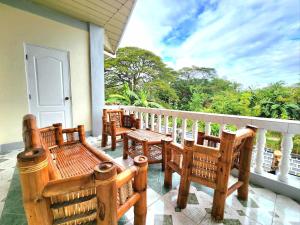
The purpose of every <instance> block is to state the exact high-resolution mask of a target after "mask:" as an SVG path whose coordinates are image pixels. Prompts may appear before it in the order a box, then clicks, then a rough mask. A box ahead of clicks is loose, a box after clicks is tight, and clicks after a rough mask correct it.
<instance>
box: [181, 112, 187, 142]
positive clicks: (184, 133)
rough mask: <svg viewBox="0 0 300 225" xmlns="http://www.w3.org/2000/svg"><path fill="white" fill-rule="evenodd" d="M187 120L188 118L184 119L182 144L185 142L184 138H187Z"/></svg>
mask: <svg viewBox="0 0 300 225" xmlns="http://www.w3.org/2000/svg"><path fill="white" fill-rule="evenodd" d="M186 121H187V119H185V118H184V119H182V133H181V145H183V144H184V139H185V138H186Z"/></svg>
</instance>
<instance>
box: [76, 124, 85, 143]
mask: <svg viewBox="0 0 300 225" xmlns="http://www.w3.org/2000/svg"><path fill="white" fill-rule="evenodd" d="M77 128H78V136H79V141H80V142H81V143H85V131H84V126H83V125H78V127H77Z"/></svg>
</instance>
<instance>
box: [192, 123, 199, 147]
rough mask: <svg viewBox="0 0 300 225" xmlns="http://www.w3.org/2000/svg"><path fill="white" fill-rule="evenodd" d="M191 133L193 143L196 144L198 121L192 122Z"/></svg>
mask: <svg viewBox="0 0 300 225" xmlns="http://www.w3.org/2000/svg"><path fill="white" fill-rule="evenodd" d="M192 129H193V130H192V132H193V139H194V141H195V143H197V138H198V120H194V121H193V128H192Z"/></svg>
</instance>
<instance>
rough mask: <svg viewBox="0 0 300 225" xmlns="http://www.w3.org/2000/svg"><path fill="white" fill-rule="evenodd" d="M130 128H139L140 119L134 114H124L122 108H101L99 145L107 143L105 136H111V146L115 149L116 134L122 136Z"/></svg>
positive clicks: (103, 145)
mask: <svg viewBox="0 0 300 225" xmlns="http://www.w3.org/2000/svg"><path fill="white" fill-rule="evenodd" d="M131 128H136V129H139V128H140V120H139V119H136V118H135V116H134V114H130V115H124V111H123V110H122V109H113V110H111V109H103V116H102V141H101V146H102V147H105V146H106V145H107V136H108V135H110V136H111V148H112V150H114V149H116V143H117V136H122V137H123V136H124V134H125V133H127V132H129V131H131Z"/></svg>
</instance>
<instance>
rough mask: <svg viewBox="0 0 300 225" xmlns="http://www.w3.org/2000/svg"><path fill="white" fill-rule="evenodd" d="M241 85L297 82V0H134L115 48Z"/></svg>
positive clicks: (299, 6)
mask: <svg viewBox="0 0 300 225" xmlns="http://www.w3.org/2000/svg"><path fill="white" fill-rule="evenodd" d="M125 46H136V47H140V48H144V49H147V50H150V51H153V52H154V53H155V54H157V55H159V56H160V57H161V58H162V59H163V61H164V62H165V63H166V64H167V65H168V66H170V67H172V68H174V69H180V68H182V67H187V66H192V65H196V66H199V67H213V68H215V69H216V70H217V72H218V75H219V76H220V77H223V78H226V79H228V80H231V81H236V82H239V83H241V84H242V85H243V87H263V86H266V85H268V84H270V83H274V82H277V81H280V80H282V81H285V83H286V84H293V83H297V82H300V0H137V3H136V6H135V8H134V11H133V13H132V15H131V18H130V20H129V22H128V25H127V27H126V30H125V33H124V35H123V38H122V40H121V43H120V47H125Z"/></svg>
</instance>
